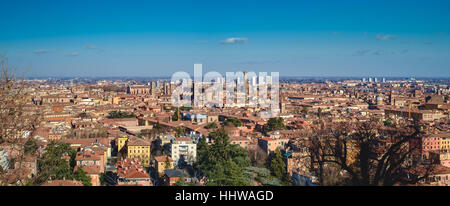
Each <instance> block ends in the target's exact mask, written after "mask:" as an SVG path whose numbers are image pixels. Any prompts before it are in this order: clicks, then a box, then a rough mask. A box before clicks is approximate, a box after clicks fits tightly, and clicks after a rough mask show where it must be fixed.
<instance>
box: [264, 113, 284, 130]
mask: <svg viewBox="0 0 450 206" xmlns="http://www.w3.org/2000/svg"><path fill="white" fill-rule="evenodd" d="M281 129H286V126H285V125H284V120H283V118H282V117H278V118H276V117H273V118H270V119H269V121H268V122H267V124H266V126H264V132H265V133H266V134H267V133H268V132H271V131H275V130H281Z"/></svg>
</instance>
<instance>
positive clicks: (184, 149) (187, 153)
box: [170, 137, 197, 165]
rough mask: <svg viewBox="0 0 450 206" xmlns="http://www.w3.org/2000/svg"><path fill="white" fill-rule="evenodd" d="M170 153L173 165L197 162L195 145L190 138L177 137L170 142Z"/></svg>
mask: <svg viewBox="0 0 450 206" xmlns="http://www.w3.org/2000/svg"><path fill="white" fill-rule="evenodd" d="M170 152H171V156H172V159H173V161H174V162H175V164H177V165H179V164H180V163H182V162H185V163H187V164H193V163H194V162H195V161H196V160H197V144H195V143H194V141H193V140H192V139H191V138H188V137H179V138H175V139H174V140H172V144H171V147H170Z"/></svg>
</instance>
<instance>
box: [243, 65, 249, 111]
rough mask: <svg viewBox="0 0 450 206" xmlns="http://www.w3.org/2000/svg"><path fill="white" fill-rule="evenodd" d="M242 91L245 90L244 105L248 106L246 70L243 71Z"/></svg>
mask: <svg viewBox="0 0 450 206" xmlns="http://www.w3.org/2000/svg"><path fill="white" fill-rule="evenodd" d="M244 92H245V106H248V93H249V90H248V79H247V71H244Z"/></svg>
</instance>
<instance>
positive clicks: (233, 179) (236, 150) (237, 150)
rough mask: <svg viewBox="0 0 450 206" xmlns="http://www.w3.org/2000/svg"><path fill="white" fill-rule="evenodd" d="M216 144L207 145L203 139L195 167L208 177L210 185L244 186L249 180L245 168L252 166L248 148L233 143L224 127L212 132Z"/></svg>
mask: <svg viewBox="0 0 450 206" xmlns="http://www.w3.org/2000/svg"><path fill="white" fill-rule="evenodd" d="M210 138H211V139H212V140H214V144H212V145H207V144H206V142H205V140H204V139H202V140H201V141H200V142H199V144H198V147H197V150H198V152H197V154H198V161H197V164H196V165H195V167H196V168H197V169H199V170H200V171H202V172H203V174H204V175H205V176H206V177H207V179H208V182H207V184H208V185H221V186H227V185H228V186H232V185H235V186H243V185H249V182H248V181H247V179H246V178H245V176H244V175H243V168H245V167H248V166H250V158H249V157H248V152H247V150H245V149H243V148H241V147H239V146H237V145H231V144H230V143H229V142H228V140H229V137H228V135H227V134H226V133H225V131H224V130H223V129H220V130H218V131H215V132H211V133H210Z"/></svg>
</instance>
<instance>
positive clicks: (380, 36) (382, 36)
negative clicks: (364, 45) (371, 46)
mask: <svg viewBox="0 0 450 206" xmlns="http://www.w3.org/2000/svg"><path fill="white" fill-rule="evenodd" d="M393 37H394V35H391V34H385V35H382V34H377V35H376V36H375V38H377V39H378V40H382V41H384V40H389V39H391V38H393Z"/></svg>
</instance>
